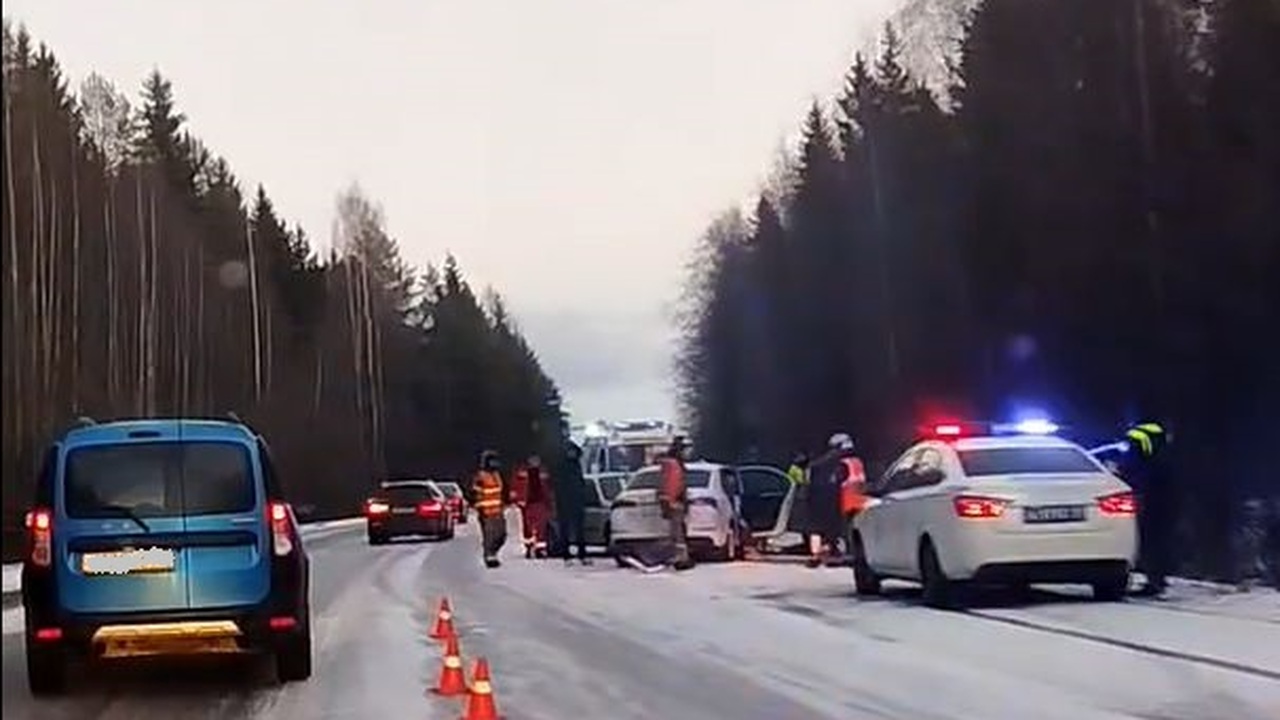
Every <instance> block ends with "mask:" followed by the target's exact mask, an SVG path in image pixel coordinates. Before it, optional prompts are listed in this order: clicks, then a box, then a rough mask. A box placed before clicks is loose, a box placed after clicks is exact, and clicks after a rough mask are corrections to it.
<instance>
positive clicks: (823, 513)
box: [805, 433, 853, 567]
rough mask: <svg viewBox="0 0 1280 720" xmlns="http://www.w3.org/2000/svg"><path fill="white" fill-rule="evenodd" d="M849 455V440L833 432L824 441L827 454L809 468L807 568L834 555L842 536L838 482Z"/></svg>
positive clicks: (841, 434)
mask: <svg viewBox="0 0 1280 720" xmlns="http://www.w3.org/2000/svg"><path fill="white" fill-rule="evenodd" d="M852 452H853V440H852V439H851V438H850V437H849V435H848V434H846V433H836V434H834V435H832V436H831V439H830V440H828V441H827V451H826V452H824V453H823V454H822V455H821V456H819V457H818V458H817V459H816V460H814V461H813V464H812V465H811V466H810V469H809V495H808V502H807V503H806V505H807V507H806V508H805V515H806V518H807V521H808V526H809V527H808V529H809V566H810V567H820V566H821V565H822V564H823V561H824V560H825V559H826V558H828V557H831V556H833V555H834V554H835V552H836V549H837V548H838V544H839V542H840V538H841V536H842V535H844V518H843V517H842V516H841V514H840V483H841V482H842V481H843V480H844V479H845V477H846V476H845V475H844V474H843V471H844V459H845V458H846V457H848V456H850V455H851V454H852Z"/></svg>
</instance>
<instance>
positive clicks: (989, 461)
mask: <svg viewBox="0 0 1280 720" xmlns="http://www.w3.org/2000/svg"><path fill="white" fill-rule="evenodd" d="M1055 429H1056V428H1055V426H1054V425H1053V424H1052V423H1047V422H1043V421H1040V422H1035V423H1025V424H1022V425H1019V426H1015V427H1013V428H1007V429H1006V428H999V427H994V428H993V427H991V426H986V425H982V426H980V425H978V424H971V423H945V424H941V425H938V426H936V427H934V428H933V431H932V433H931V436H930V437H927V438H925V439H923V440H921V441H920V442H917V443H916V444H914V445H912V446H911V447H910V448H909V449H908V450H907V451H906V452H905V453H903V454H902V455H901V456H900V457H899V458H898V460H897V461H896V462H894V463H893V465H892V466H890V468H889V470H888V471H887V472H886V473H885V475H884V477H883V478H881V480H880V481H879V482H877V483H875V484H873V485H871V486H870V487H869V488H868V495H870V496H871V502H870V503H869V505H868V507H867V508H866V509H865V510H864V511H863V512H862V513H860V514H859V515H858V516H857V517H856V518H855V519H854V521H853V523H852V525H851V528H850V535H849V546H850V548H851V551H852V555H853V573H854V584H855V586H856V588H857V592H858V594H860V595H873V594H876V593H878V592H879V591H880V580H881V579H882V578H896V579H904V580H913V581H919V582H920V583H921V584H922V585H923V589H924V600H925V603H926V604H928V605H931V606H934V607H948V606H954V605H956V604H959V603H961V602H962V599H961V593H959V592H957V591H959V590H961V589H962V588H963V587H964V586H966V585H970V584H975V585H1006V586H1025V585H1028V584H1031V583H1084V584H1089V585H1092V587H1093V592H1094V596H1095V597H1096V598H1097V599H1100V600H1120V599H1122V598H1123V597H1124V595H1125V592H1126V590H1127V588H1128V582H1129V572H1130V569H1131V568H1132V567H1133V563H1134V561H1135V558H1136V555H1137V542H1138V541H1137V524H1136V514H1137V507H1136V503H1135V501H1134V496H1133V492H1132V490H1131V489H1130V488H1129V486H1128V485H1126V484H1125V483H1124V482H1123V481H1121V480H1120V479H1119V478H1117V477H1116V476H1115V475H1113V474H1112V473H1110V472H1108V470H1107V469H1106V468H1105V467H1103V466H1102V465H1101V464H1100V463H1099V462H1098V460H1097V459H1095V458H1094V457H1093V456H1091V455H1090V454H1089V453H1088V452H1086V451H1085V450H1084V449H1083V448H1081V447H1080V446H1078V445H1076V444H1074V443H1071V442H1069V441H1067V440H1064V439H1061V438H1059V437H1056V436H1054V435H1053V434H1052V432H1053V431H1054V430H1055ZM1008 430H1012V431H1011V432H1009V431H1008ZM1019 431H1021V432H1019Z"/></svg>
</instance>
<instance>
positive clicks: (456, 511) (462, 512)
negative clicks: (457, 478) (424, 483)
mask: <svg viewBox="0 0 1280 720" xmlns="http://www.w3.org/2000/svg"><path fill="white" fill-rule="evenodd" d="M436 487H438V488H440V492H442V493H444V499H445V502H446V504H448V505H449V509H450V510H452V511H453V520H454V522H456V523H463V524H466V522H467V513H468V508H467V496H466V494H465V493H463V492H462V486H461V485H459V484H458V483H456V482H451V481H440V480H437V481H436Z"/></svg>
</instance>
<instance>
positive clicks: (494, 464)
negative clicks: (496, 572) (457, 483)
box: [471, 450, 507, 568]
mask: <svg viewBox="0 0 1280 720" xmlns="http://www.w3.org/2000/svg"><path fill="white" fill-rule="evenodd" d="M500 470H501V464H500V463H499V460H498V453H496V452H494V451H493V450H485V451H484V452H483V453H481V454H480V468H479V469H478V470H477V471H476V476H475V480H474V482H473V483H472V487H471V489H472V496H473V497H474V498H475V508H476V514H477V515H478V516H479V520H480V545H481V550H482V551H483V553H484V564H485V567H488V568H496V567H498V566H499V565H501V564H502V562H501V561H500V560H498V551H499V550H501V549H502V546H503V545H505V544H506V542H507V517H506V514H505V512H504V507H505V504H506V500H507V498H506V497H505V496H506V490H505V488H504V486H503V484H502V475H501V473H500Z"/></svg>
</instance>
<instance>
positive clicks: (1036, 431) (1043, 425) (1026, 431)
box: [1013, 418, 1059, 435]
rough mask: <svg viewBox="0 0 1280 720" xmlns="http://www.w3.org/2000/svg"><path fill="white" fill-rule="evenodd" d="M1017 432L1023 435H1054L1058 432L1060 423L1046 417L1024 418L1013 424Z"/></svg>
mask: <svg viewBox="0 0 1280 720" xmlns="http://www.w3.org/2000/svg"><path fill="white" fill-rule="evenodd" d="M1013 429H1014V431H1015V432H1018V433H1021V434H1023V435H1052V434H1054V433H1056V432H1058V430H1059V428H1058V424H1057V423H1055V422H1053V421H1052V420H1045V419H1044V418H1033V419H1029V420H1022V421H1020V422H1018V423H1015V424H1014V426H1013Z"/></svg>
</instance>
